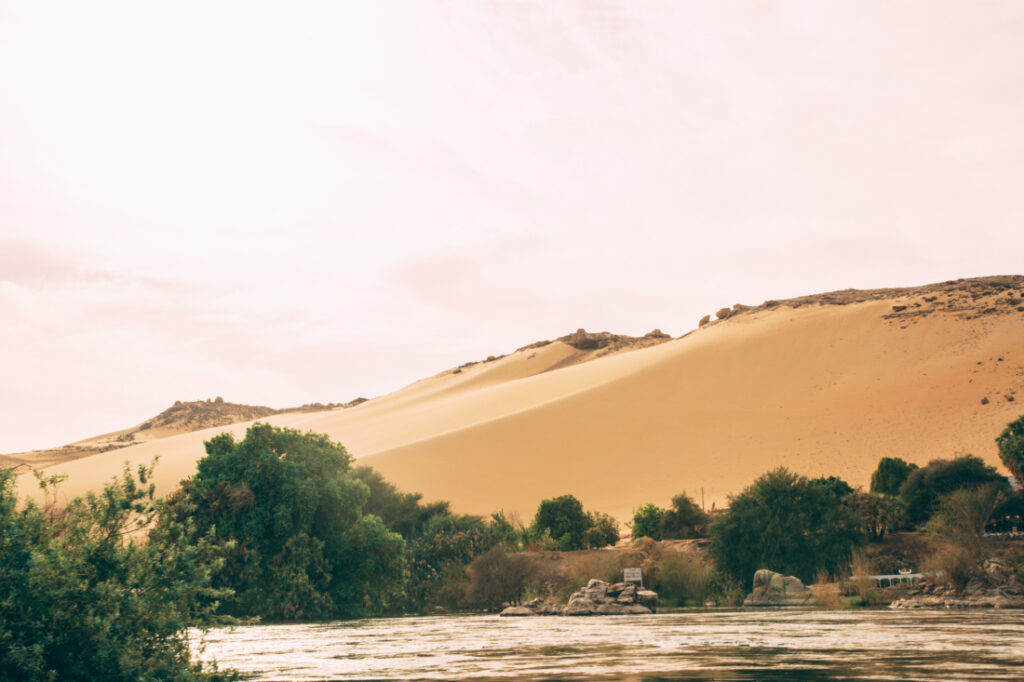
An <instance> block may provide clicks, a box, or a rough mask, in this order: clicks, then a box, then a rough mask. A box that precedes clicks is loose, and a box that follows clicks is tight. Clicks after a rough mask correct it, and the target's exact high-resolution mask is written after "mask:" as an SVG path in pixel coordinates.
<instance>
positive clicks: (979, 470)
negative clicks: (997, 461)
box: [900, 455, 1010, 524]
mask: <svg viewBox="0 0 1024 682" xmlns="http://www.w3.org/2000/svg"><path fill="white" fill-rule="evenodd" d="M987 484H994V485H995V486H996V487H997V488H998V489H999V490H1001V491H1003V492H1004V493H1009V490H1010V486H1009V484H1008V483H1007V482H1006V479H1005V478H1004V477H1003V476H1001V475H999V473H998V472H997V471H996V470H995V469H993V468H992V467H990V466H988V465H987V464H985V463H984V462H983V461H982V460H981V459H980V458H979V457H975V456H974V455H964V456H962V457H957V458H956V459H935V460H932V461H931V462H929V463H928V466H926V467H923V468H921V469H917V470H915V471H912V472H911V473H910V475H909V476H908V477H907V480H906V481H904V483H903V485H902V486H900V499H901V500H902V501H903V504H904V506H905V508H906V513H907V520H908V521H910V522H911V523H914V524H923V523H924V522H926V521H927V520H928V518H929V517H930V516H931V515H932V512H933V511H934V510H935V507H936V505H937V504H938V500H939V498H940V497H942V496H943V495H946V494H948V493H951V492H953V491H954V490H958V489H960V488H977V487H979V486H983V485H987Z"/></svg>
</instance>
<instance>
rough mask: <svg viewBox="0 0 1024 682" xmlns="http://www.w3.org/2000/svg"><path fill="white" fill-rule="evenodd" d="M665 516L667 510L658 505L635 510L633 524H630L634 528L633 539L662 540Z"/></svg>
mask: <svg viewBox="0 0 1024 682" xmlns="http://www.w3.org/2000/svg"><path fill="white" fill-rule="evenodd" d="M664 516H665V510H664V509H662V508H661V507H659V506H658V505H656V504H645V505H644V506H642V507H640V508H638V509H634V510H633V522H632V523H631V524H630V525H631V526H632V528H633V537H634V538H651V539H652V540H660V539H661V520H662V518H664Z"/></svg>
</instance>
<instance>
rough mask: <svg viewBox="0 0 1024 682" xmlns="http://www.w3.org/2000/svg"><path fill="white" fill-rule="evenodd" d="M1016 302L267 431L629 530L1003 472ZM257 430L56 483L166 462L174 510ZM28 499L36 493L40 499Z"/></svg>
mask: <svg viewBox="0 0 1024 682" xmlns="http://www.w3.org/2000/svg"><path fill="white" fill-rule="evenodd" d="M993 282H995V283H993ZM1022 291H1024V280H1022V279H1021V278H1014V279H1001V280H989V281H985V282H972V281H968V282H966V283H963V282H960V283H950V284H948V285H937V286H934V287H929V288H922V289H917V290H904V291H887V292H838V293H837V294H833V295H826V296H820V297H813V298H805V299H797V300H794V301H791V302H780V303H770V304H768V305H765V306H761V307H759V308H755V309H750V310H744V311H743V312H741V313H738V314H735V315H732V316H730V317H728V319H722V320H719V321H716V322H713V323H711V324H709V325H707V326H705V327H703V328H701V329H699V330H697V331H695V332H693V333H691V334H688V335H686V336H685V337H683V338H680V339H676V340H673V341H670V342H667V343H661V344H660V345H653V346H650V347H646V348H641V349H639V350H630V349H629V348H626V349H623V350H620V351H619V352H614V353H610V354H607V355H605V356H604V357H597V358H596V359H594V358H593V357H592V356H594V355H597V353H595V352H593V351H591V352H590V353H591V355H590V356H587V353H586V352H581V351H580V350H579V349H577V348H574V347H572V346H569V345H567V344H566V343H564V342H561V341H556V342H554V343H550V344H548V345H544V346H541V347H529V348H525V349H523V350H520V351H517V352H515V353H512V354H510V355H508V356H505V357H503V358H500V359H497V360H494V361H491V362H486V363H478V364H475V365H472V366H468V367H463V368H461V369H460V370H458V371H449V372H445V373H443V374H440V375H437V376H435V377H431V378H428V379H425V380H423V381H420V382H417V383H415V384H412V385H411V386H409V387H407V388H405V389H402V390H400V391H397V392H395V393H393V394H391V395H388V396H384V397H381V398H377V399H374V400H371V401H369V402H367V403H364V404H362V405H358V406H356V407H351V408H349V409H343V410H341V409H336V410H330V411H322V412H312V413H293V414H279V415H273V416H270V417H267V418H265V419H264V420H263V421H267V422H270V423H274V424H278V425H282V426H290V427H294V428H299V429H303V430H312V431H318V432H324V433H327V434H329V435H330V436H331V437H332V438H333V439H335V440H337V441H340V442H342V443H343V444H344V445H345V446H346V447H347V448H348V449H349V450H350V451H351V452H352V453H353V454H354V455H356V456H357V457H359V458H361V459H362V460H363V461H365V463H368V464H370V465H372V466H374V467H376V468H377V469H379V470H380V471H381V472H382V473H383V474H384V475H385V476H387V477H388V478H389V479H391V480H393V481H394V482H396V483H397V484H398V485H399V486H400V487H401V488H404V489H407V490H415V491H419V492H422V493H424V495H425V496H426V497H427V498H429V499H447V500H450V501H451V502H452V506H453V507H454V509H456V510H458V511H464V512H473V513H487V512H491V511H496V510H498V509H504V510H505V511H507V512H511V513H516V514H518V515H519V516H520V517H522V518H523V519H524V520H525V519H527V518H528V517H529V516H530V515H532V513H533V511H534V510H535V509H536V506H537V503H538V501H539V500H540V499H542V498H543V497H547V496H552V495H558V494H562V493H566V492H569V493H574V494H576V495H577V496H579V497H580V498H581V499H582V500H583V501H584V504H585V505H586V506H587V507H589V508H592V509H597V510H602V511H606V512H609V513H611V514H613V515H615V516H617V517H618V518H620V519H626V518H628V517H629V515H630V514H631V510H632V509H633V508H634V507H636V506H638V505H640V504H642V503H645V502H655V503H659V504H665V503H667V502H668V500H669V499H670V498H671V497H672V495H674V494H676V493H678V492H680V491H686V492H688V493H690V494H691V495H693V496H694V497H695V498H697V499H698V500H699V499H700V497H701V491H702V489H703V492H704V498H705V501H706V504H707V505H708V506H711V504H712V503H714V504H716V505H719V506H721V505H723V504H725V503H726V501H727V496H728V495H729V494H730V493H735V492H738V491H739V490H741V489H742V488H743V487H744V486H746V485H747V484H749V483H750V482H751V481H752V480H753V479H754V478H755V477H757V476H758V475H760V474H762V473H764V472H765V471H767V470H769V469H771V468H773V467H777V466H787V467H790V468H791V469H793V470H795V471H798V472H800V473H804V474H808V475H819V474H835V475H838V476H841V477H843V478H845V479H846V480H848V481H849V482H851V483H852V484H854V485H866V484H867V482H868V480H869V478H870V475H871V472H872V471H873V470H874V468H875V466H876V464H877V462H878V460H879V458H881V457H883V456H899V457H903V458H905V459H908V460H910V461H913V462H917V463H919V464H924V463H926V462H927V461H928V460H930V459H933V458H936V457H951V456H955V455H957V454H962V453H965V452H970V453H974V454H977V455H979V456H981V457H982V458H984V459H985V460H986V461H988V462H989V463H991V464H993V465H998V457H997V454H996V451H995V446H994V443H993V439H994V438H995V437H996V435H997V434H998V433H999V432H1000V431H1001V430H1002V428H1003V427H1004V426H1005V425H1006V424H1007V423H1008V422H1009V421H1011V420H1012V419H1015V418H1016V417H1018V416H1020V415H1021V414H1022V413H1024V403H1022V402H1019V401H1017V400H1015V398H1016V395H1020V396H1021V397H1022V398H1024V303H1021V292H1022ZM904 306H905V308H904ZM583 356H586V357H583ZM581 360H589V361H588V362H581ZM1015 394H1016V395H1015ZM983 398H987V403H986V404H983V402H982V399H983ZM246 426H247V423H242V424H235V425H232V426H229V427H218V428H214V429H207V430H204V431H197V432H194V433H187V434H182V435H176V436H173V437H169V438H165V439H160V440H154V441H151V442H147V443H142V444H139V445H135V446H132V447H128V448H123V449H120V450H114V451H110V452H104V453H101V454H96V455H92V456H90V457H86V458H83V459H79V460H77V461H73V462H67V463H64V464H61V465H57V466H54V467H51V468H50V469H48V470H47V471H49V472H52V473H66V474H68V476H69V478H68V481H67V482H66V483H65V484H64V491H65V493H66V494H77V493H80V492H81V491H83V490H85V489H88V488H90V487H97V486H99V485H101V484H102V482H103V481H104V480H106V479H108V478H109V477H110V476H111V475H112V474H114V473H116V472H117V471H118V470H119V469H120V468H121V466H122V465H123V463H124V462H125V461H126V460H128V461H131V462H132V463H133V464H137V463H141V462H148V461H150V459H151V458H152V457H153V456H154V455H160V458H161V459H160V465H159V467H158V474H157V483H158V486H159V488H160V490H161V491H163V492H166V491H168V490H170V489H172V488H173V486H174V485H175V484H176V483H177V482H178V481H179V480H181V479H182V478H183V477H186V476H188V475H189V474H190V473H191V471H192V470H193V468H194V465H195V462H196V460H197V459H198V458H199V457H201V456H202V455H203V454H204V452H203V446H202V443H203V441H204V440H206V439H208V438H209V437H210V436H212V435H213V434H215V433H218V432H220V431H224V430H229V431H232V432H234V433H236V434H239V435H241V434H243V433H244V431H245V428H246ZM20 485H21V486H22V490H23V492H25V493H28V492H30V491H31V490H32V487H33V481H31V479H30V477H26V476H23V477H22V479H21V481H20Z"/></svg>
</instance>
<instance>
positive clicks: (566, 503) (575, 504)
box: [533, 495, 591, 550]
mask: <svg viewBox="0 0 1024 682" xmlns="http://www.w3.org/2000/svg"><path fill="white" fill-rule="evenodd" d="M590 526H591V519H590V517H589V516H587V514H586V512H584V511H583V503H582V502H580V501H579V500H578V499H576V497H575V496H573V495H561V496H560V497H555V498H552V499H546V500H542V501H541V503H540V506H539V507H537V515H536V516H535V517H534V519H533V531H534V534H535V535H537V536H540V535H543V533H544V531H548V532H549V533H550V534H551V537H553V538H554V539H555V541H556V542H558V545H559V549H563V550H570V549H583V547H584V543H583V534H584V533H585V532H586V531H587V529H588V528H590Z"/></svg>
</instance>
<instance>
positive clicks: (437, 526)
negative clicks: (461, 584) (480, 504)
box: [405, 514, 500, 612]
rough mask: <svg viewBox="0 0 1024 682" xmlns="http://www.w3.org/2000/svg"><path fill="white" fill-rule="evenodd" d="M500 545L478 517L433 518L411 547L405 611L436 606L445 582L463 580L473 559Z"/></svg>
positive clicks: (462, 515) (495, 535) (409, 544)
mask: <svg viewBox="0 0 1024 682" xmlns="http://www.w3.org/2000/svg"><path fill="white" fill-rule="evenodd" d="M499 542H500V539H499V536H498V535H497V534H495V533H494V532H493V531H492V530H491V528H490V527H488V525H487V524H486V523H484V520H483V519H481V518H480V517H479V516H471V515H466V514H445V515H441V516H433V517H431V518H430V520H429V521H427V524H426V526H425V527H424V528H423V530H422V532H420V533H419V534H418V535H417V536H416V537H414V538H412V539H410V540H409V543H408V549H407V552H406V556H407V562H408V566H409V581H408V584H407V585H406V589H405V608H406V610H408V611H417V612H421V611H423V610H424V609H425V608H426V607H427V606H431V605H432V604H434V603H435V601H434V600H435V597H436V595H437V594H438V593H439V592H440V591H442V589H443V588H444V587H445V582H446V581H448V580H452V579H455V580H459V579H461V578H462V577H463V576H464V573H465V567H466V566H467V565H468V564H469V563H470V562H471V561H472V560H473V559H475V558H476V557H477V556H479V555H480V554H483V553H484V552H486V551H487V550H489V549H490V548H492V547H494V546H495V545H497V544H499Z"/></svg>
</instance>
